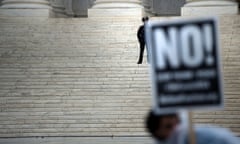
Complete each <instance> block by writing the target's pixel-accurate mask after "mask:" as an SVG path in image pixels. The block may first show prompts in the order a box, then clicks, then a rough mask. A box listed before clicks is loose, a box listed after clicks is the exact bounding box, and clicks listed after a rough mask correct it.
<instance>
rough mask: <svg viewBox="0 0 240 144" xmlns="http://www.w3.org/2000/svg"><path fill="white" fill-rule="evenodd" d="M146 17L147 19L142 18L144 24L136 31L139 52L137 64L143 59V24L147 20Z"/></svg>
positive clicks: (144, 43)
mask: <svg viewBox="0 0 240 144" xmlns="http://www.w3.org/2000/svg"><path fill="white" fill-rule="evenodd" d="M148 19H149V18H148V17H145V18H142V22H143V23H144V24H143V25H141V26H140V27H139V29H138V32H137V37H138V41H139V44H140V54H139V59H138V63H137V64H142V61H143V55H144V49H145V45H146V42H145V32H144V26H145V23H146V22H147V21H148Z"/></svg>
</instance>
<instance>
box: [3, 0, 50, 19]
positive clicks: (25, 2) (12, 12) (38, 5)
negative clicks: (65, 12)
mask: <svg viewBox="0 0 240 144" xmlns="http://www.w3.org/2000/svg"><path fill="white" fill-rule="evenodd" d="M49 9H50V6H49V1H48V0H3V1H2V5H1V7H0V16H8V17H9V16H14V17H15V16H23V17H25V16H26V17H28V16H29V17H31V16H32V17H49Z"/></svg>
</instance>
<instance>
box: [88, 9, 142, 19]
mask: <svg viewBox="0 0 240 144" xmlns="http://www.w3.org/2000/svg"><path fill="white" fill-rule="evenodd" d="M142 15H143V9H141V8H131V9H117V8H116V9H113V8H111V9H89V10H88V17H123V18H124V17H125V18H126V17H139V19H140V18H141V17H142Z"/></svg>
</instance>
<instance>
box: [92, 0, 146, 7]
mask: <svg viewBox="0 0 240 144" xmlns="http://www.w3.org/2000/svg"><path fill="white" fill-rule="evenodd" d="M141 3H142V2H141V0H96V2H95V3H94V6H93V8H142V5H141Z"/></svg>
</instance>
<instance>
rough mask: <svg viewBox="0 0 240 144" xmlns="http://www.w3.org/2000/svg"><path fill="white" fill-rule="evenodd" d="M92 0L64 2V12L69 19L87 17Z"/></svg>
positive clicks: (69, 0)
mask: <svg viewBox="0 0 240 144" xmlns="http://www.w3.org/2000/svg"><path fill="white" fill-rule="evenodd" d="M92 4H93V0H65V12H66V14H67V15H68V16H71V17H87V15H88V8H89V7H91V6H92Z"/></svg>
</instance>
